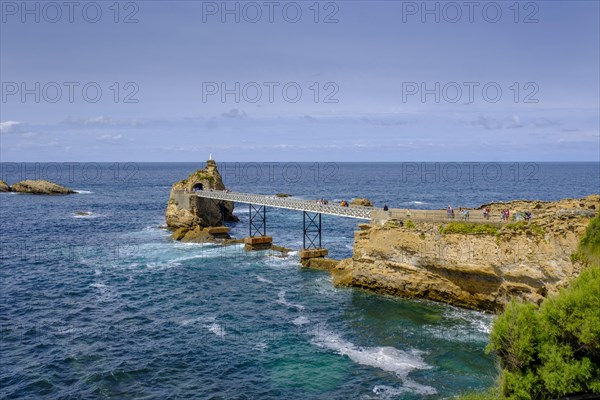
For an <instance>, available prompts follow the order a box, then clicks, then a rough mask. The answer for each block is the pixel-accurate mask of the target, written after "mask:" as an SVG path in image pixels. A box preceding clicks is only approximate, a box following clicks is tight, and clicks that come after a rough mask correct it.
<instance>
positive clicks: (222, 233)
mask: <svg viewBox="0 0 600 400" xmlns="http://www.w3.org/2000/svg"><path fill="white" fill-rule="evenodd" d="M205 230H206V231H207V232H208V234H209V235H210V236H212V237H213V238H215V239H229V228H228V227H226V226H211V227H208V228H205Z"/></svg>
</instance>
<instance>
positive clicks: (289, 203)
mask: <svg viewBox="0 0 600 400" xmlns="http://www.w3.org/2000/svg"><path fill="white" fill-rule="evenodd" d="M190 194H191V195H193V196H198V197H204V198H207V199H215V200H226V201H235V202H237V203H246V204H258V205H261V206H267V207H275V208H285V209H288V210H297V211H307V212H313V213H320V214H327V215H337V216H339V217H348V218H356V219H364V220H370V219H371V212H372V211H373V208H371V207H359V206H357V207H354V206H353V207H342V206H339V205H335V204H327V205H323V204H318V203H317V202H316V201H312V200H300V199H293V198H289V197H276V196H267V195H262V194H251V193H234V192H224V191H213V192H211V191H204V190H202V191H196V192H194V193H190Z"/></svg>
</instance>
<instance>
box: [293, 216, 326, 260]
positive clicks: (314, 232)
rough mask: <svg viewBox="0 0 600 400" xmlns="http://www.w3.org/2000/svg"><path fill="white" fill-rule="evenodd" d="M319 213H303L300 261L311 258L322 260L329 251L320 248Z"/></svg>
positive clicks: (320, 224)
mask: <svg viewBox="0 0 600 400" xmlns="http://www.w3.org/2000/svg"><path fill="white" fill-rule="evenodd" d="M321 226H322V223H321V213H309V212H307V211H304V215H303V218H302V230H303V238H302V250H300V261H307V260H309V259H311V258H323V257H325V256H326V255H327V254H328V253H329V251H328V250H327V249H324V248H322V242H321V232H322V230H321Z"/></svg>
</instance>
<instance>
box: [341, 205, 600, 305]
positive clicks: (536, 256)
mask: <svg viewBox="0 0 600 400" xmlns="http://www.w3.org/2000/svg"><path fill="white" fill-rule="evenodd" d="M485 206H487V207H490V208H491V209H492V213H494V212H498V211H499V210H502V209H504V208H508V209H510V210H511V211H512V212H514V211H525V210H530V211H532V212H533V213H534V217H533V219H532V220H531V221H529V222H526V221H519V222H511V223H498V222H495V221H494V222H490V223H489V224H485V225H476V224H468V223H464V222H459V221H456V222H440V223H426V222H412V221H403V222H404V223H403V224H402V226H400V225H401V224H399V222H396V221H391V220H388V221H385V222H384V223H379V224H371V225H367V224H361V225H359V227H360V228H361V230H360V231H358V232H356V233H355V242H354V251H353V256H352V258H350V259H346V260H342V261H341V262H340V263H339V264H338V265H337V266H336V268H335V269H334V271H333V272H334V283H336V284H338V285H348V286H356V287H361V288H365V289H369V290H373V291H375V292H378V293H385V294H391V295H397V296H402V297H407V298H423V299H429V300H434V301H440V302H445V303H449V304H454V305H457V306H462V307H467V308H474V309H482V310H489V311H498V310H501V309H502V308H503V306H504V305H505V304H506V303H507V302H508V301H509V299H511V298H517V299H521V300H526V301H533V302H538V303H539V302H541V300H542V299H543V298H544V297H545V296H546V295H547V294H550V293H556V292H557V291H558V289H559V288H561V287H563V286H565V285H566V284H567V283H568V282H569V281H570V280H571V279H572V278H573V277H575V276H577V275H578V274H579V272H580V271H581V268H582V266H581V265H580V264H578V263H577V262H576V257H573V256H572V255H573V254H574V253H575V252H576V250H577V246H578V243H579V239H580V237H581V236H582V235H583V233H584V231H585V229H586V227H587V225H588V223H589V221H590V220H591V219H592V218H593V216H594V215H595V214H596V212H597V211H598V210H599V209H600V208H599V207H600V196H598V195H592V196H588V197H586V198H584V199H565V200H561V201H558V202H542V201H513V202H508V203H496V204H488V205H485ZM482 207H483V206H482ZM572 259H573V260H574V261H575V262H573V261H572Z"/></svg>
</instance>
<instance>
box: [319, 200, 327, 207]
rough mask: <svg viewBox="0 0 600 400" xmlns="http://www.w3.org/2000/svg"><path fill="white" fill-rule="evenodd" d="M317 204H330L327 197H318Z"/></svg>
mask: <svg viewBox="0 0 600 400" xmlns="http://www.w3.org/2000/svg"><path fill="white" fill-rule="evenodd" d="M317 204H318V205H320V206H326V205H327V204H329V201H327V199H318V200H317Z"/></svg>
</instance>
